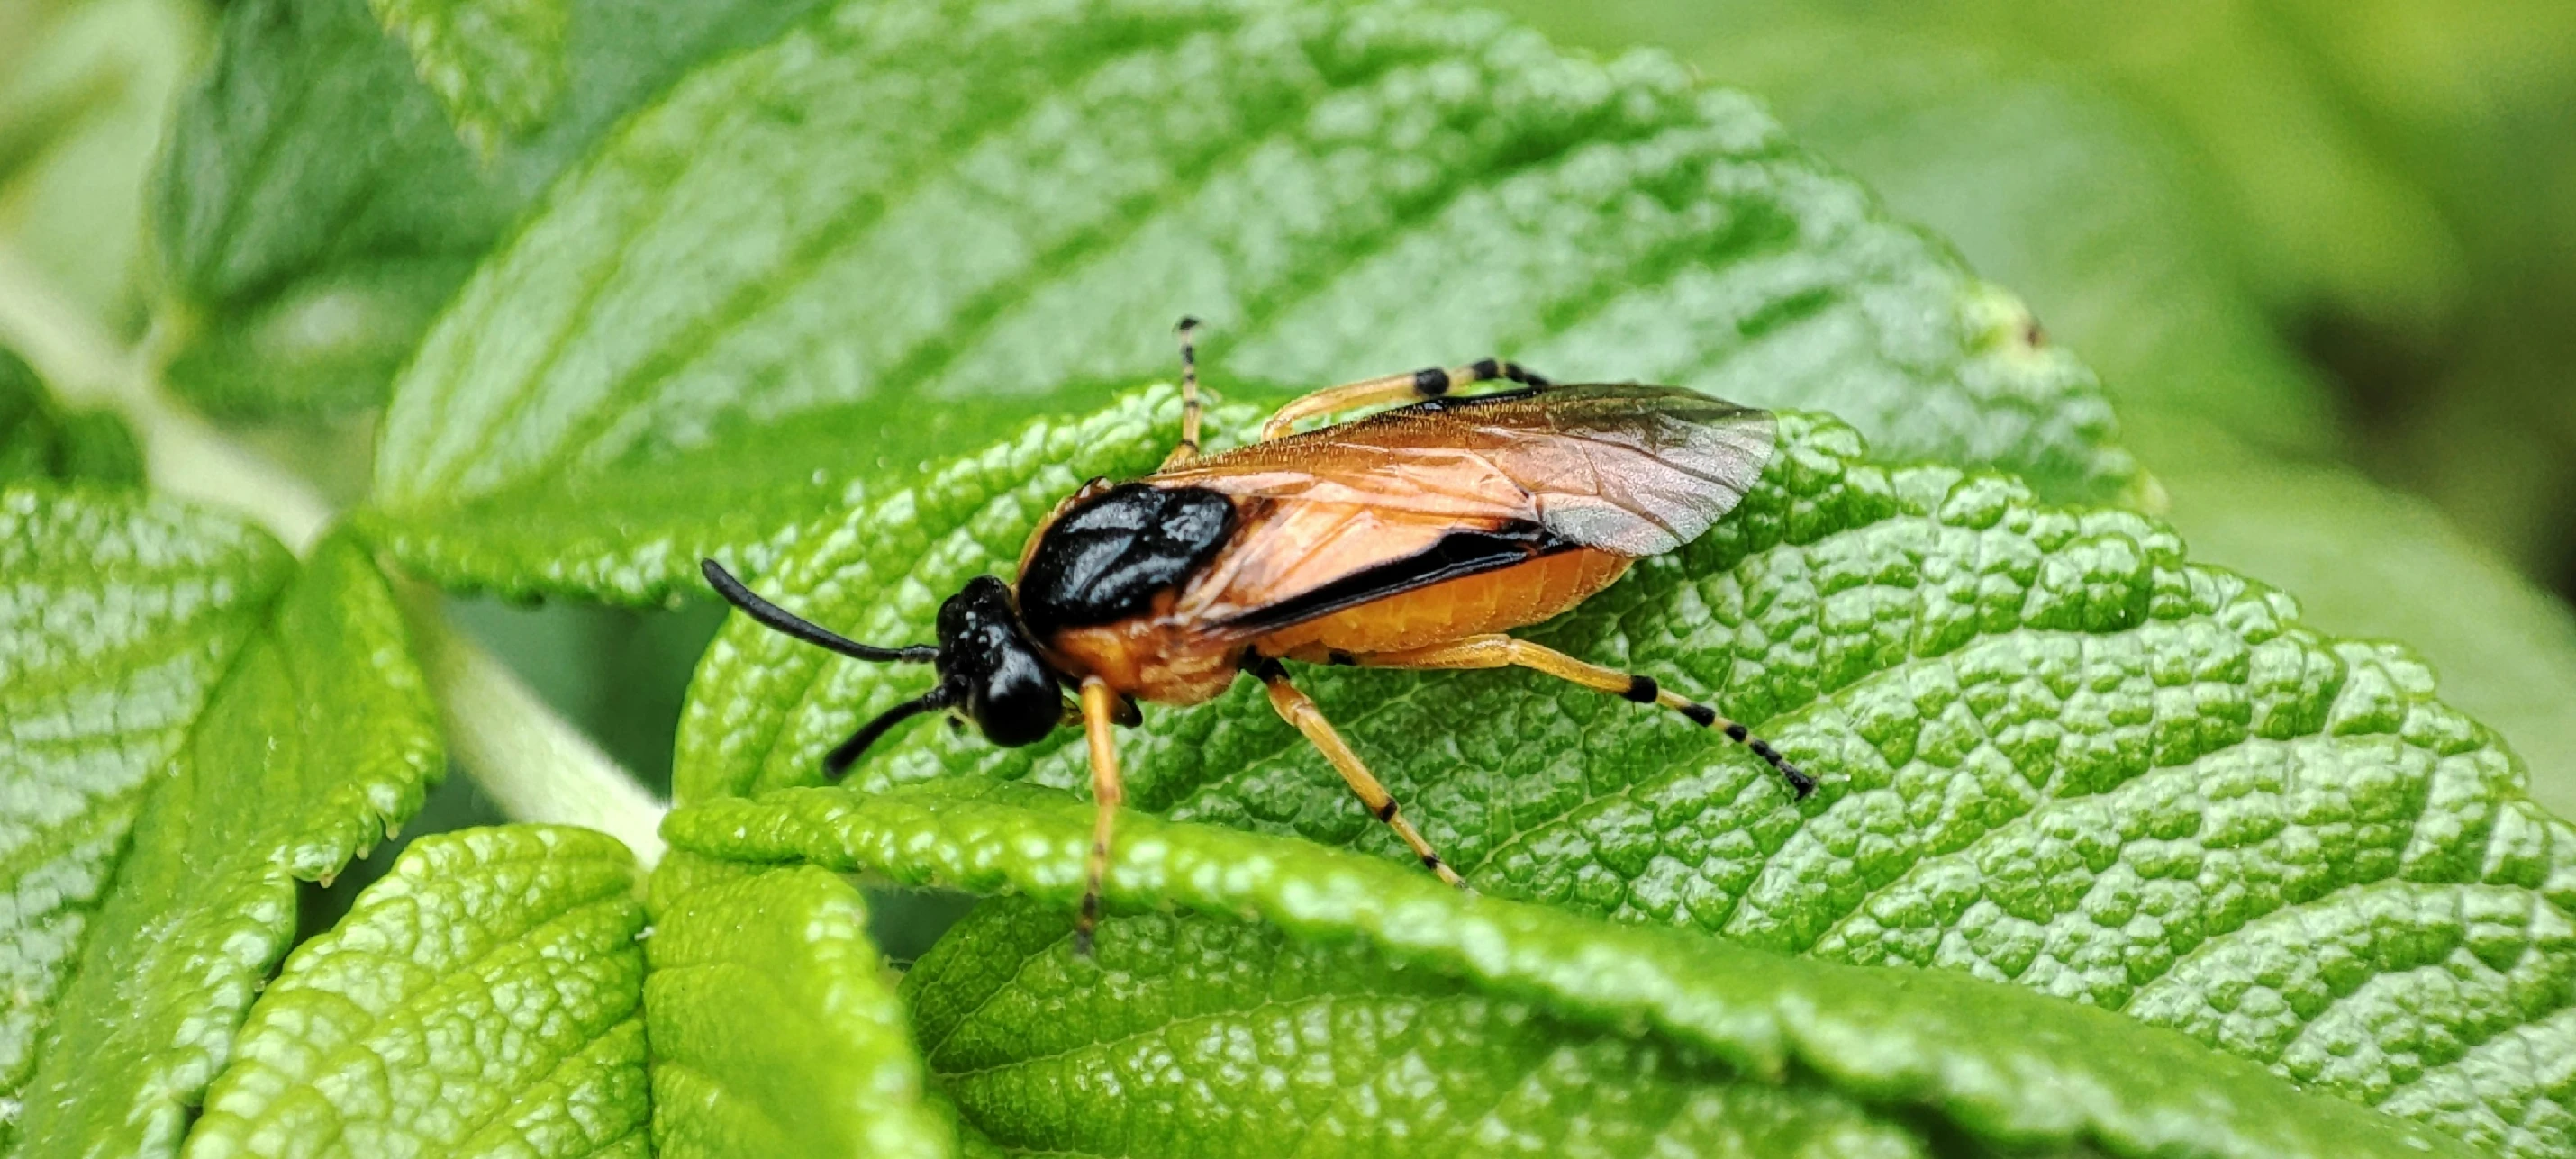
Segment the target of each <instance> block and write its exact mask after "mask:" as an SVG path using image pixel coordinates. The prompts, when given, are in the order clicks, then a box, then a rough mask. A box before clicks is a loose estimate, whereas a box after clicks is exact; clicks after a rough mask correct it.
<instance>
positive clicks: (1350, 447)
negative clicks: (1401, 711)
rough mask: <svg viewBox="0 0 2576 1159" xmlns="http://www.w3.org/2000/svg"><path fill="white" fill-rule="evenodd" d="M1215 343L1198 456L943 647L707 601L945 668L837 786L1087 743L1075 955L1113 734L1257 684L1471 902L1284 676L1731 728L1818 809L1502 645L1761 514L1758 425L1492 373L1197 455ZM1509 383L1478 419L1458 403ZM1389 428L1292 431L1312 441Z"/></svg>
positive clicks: (1636, 394) (1097, 851) (1653, 698)
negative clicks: (1079, 739)
mask: <svg viewBox="0 0 2576 1159" xmlns="http://www.w3.org/2000/svg"><path fill="white" fill-rule="evenodd" d="M1196 325H1197V323H1196V322H1195V321H1193V320H1190V319H1183V320H1182V322H1181V325H1180V341H1181V397H1182V409H1181V415H1182V418H1181V439H1180V444H1179V445H1178V446H1177V447H1175V448H1174V449H1173V451H1172V453H1171V456H1170V457H1169V458H1168V459H1166V460H1165V461H1164V463H1163V465H1162V467H1161V468H1160V469H1159V470H1157V471H1155V472H1154V473H1153V474H1151V475H1148V476H1146V477H1144V478H1142V479H1137V480H1132V481H1128V482H1121V483H1113V482H1109V481H1107V480H1103V479H1094V480H1092V481H1091V482H1089V483H1086V484H1084V485H1083V486H1082V488H1081V489H1080V490H1078V491H1076V492H1074V494H1073V495H1071V496H1069V497H1067V498H1066V499H1065V500H1064V501H1063V502H1062V503H1060V504H1058V505H1057V506H1056V508H1055V510H1054V512H1053V513H1051V514H1049V515H1048V516H1047V518H1046V519H1045V521H1043V522H1042V523H1040V524H1039V525H1038V528H1037V530H1036V531H1035V532H1033V533H1032V534H1031V535H1030V537H1029V540H1028V545H1027V547H1026V548H1025V549H1024V550H1023V551H1022V552H1021V555H1020V564H1019V579H1018V582H1017V583H1016V584H1011V583H1005V582H1003V581H1002V580H1000V579H998V578H996V577H993V576H989V575H987V576H978V577H976V578H974V579H972V580H969V581H967V584H966V587H965V589H964V590H963V591H960V592H959V593H957V594H956V595H954V596H952V597H950V598H949V599H948V600H947V602H946V603H944V604H942V605H941V606H940V609H939V619H938V638H939V642H938V643H936V644H915V645H911V646H908V647H900V648H881V647H875V646H872V645H867V644H860V643H856V642H854V641H851V640H848V639H845V638H843V637H841V636H840V635H838V634H836V633H834V632H832V631H830V630H828V629H825V628H822V627H819V626H817V625H815V624H813V623H810V622H808V621H806V620H803V619H800V618H798V617H797V616H795V615H792V614H790V613H788V612H787V611H785V610H783V609H781V608H779V607H777V606H776V605H774V604H771V603H770V602H769V601H767V600H764V599H762V598H761V597H760V596H758V595H756V594H754V593H753V592H752V591H750V590H749V589H748V588H746V587H744V586H743V584H742V583H741V582H740V581H738V580H736V579H735V578H734V577H733V576H732V575H730V574H728V573H727V572H726V571H725V570H724V569H723V568H722V567H720V566H718V565H717V564H716V562H715V561H714V560H707V561H705V564H704V571H705V573H706V577H707V581H708V583H710V584H712V585H713V586H714V587H715V589H716V591H717V592H718V593H720V594H722V595H723V596H724V597H725V599H727V600H728V601H731V602H732V603H733V605H734V606H736V607H738V608H740V609H742V610H743V611H744V612H745V613H747V614H749V615H750V616H751V617H752V618H753V619H754V620H757V621H759V622H760V623H761V624H764V625H766V626H768V627H770V628H772V629H775V630H777V631H779V632H782V633H785V634H787V635H789V636H792V637H794V638H796V639H799V640H802V641H805V642H806V643H810V644H814V645H817V646H819V647H823V648H828V649H830V650H832V651H834V652H837V653H840V654H841V655H844V656H849V657H852V658H855V659H859V660H868V661H879V662H904V663H928V664H930V665H932V666H933V667H934V668H935V669H936V671H937V673H938V683H937V684H935V685H934V686H932V688H931V689H930V691H928V692H926V693H924V694H923V695H921V696H919V697H917V698H915V699H912V700H908V701H905V702H903V703H901V704H898V705H896V706H894V707H893V708H892V709H889V710H887V711H886V712H885V713H884V714H883V715H880V716H878V717H876V718H875V719H873V720H870V721H868V722H867V723H866V724H864V725H861V726H860V727H859V729H858V731H857V732H855V733H853V734H852V735H851V736H850V738H849V739H848V740H847V741H845V742H843V743H842V744H841V745H840V746H839V747H837V748H835V749H833V750H832V752H831V753H830V754H829V755H828V756H827V757H826V758H825V759H824V767H825V772H826V773H827V774H828V775H830V776H832V777H836V778H837V777H838V776H840V775H841V774H842V773H844V772H846V771H847V770H848V769H849V767H850V765H851V764H852V762H854V761H856V760H857V759H858V757H859V755H860V754H861V753H862V752H864V751H865V750H866V749H867V748H868V746H869V745H871V744H873V743H875V742H876V740H877V739H878V738H879V737H882V736H884V735H885V734H886V732H887V731H888V730H889V729H892V728H893V727H894V726H896V725H897V724H900V723H902V722H903V721H905V720H908V719H910V718H912V717H914V716H918V715H921V714H923V713H929V712H943V711H944V712H949V713H956V714H962V715H963V717H964V718H965V719H967V720H970V721H973V722H974V724H975V725H976V726H977V727H978V728H980V729H981V730H982V731H983V733H984V735H985V736H986V737H987V738H989V739H990V740H992V741H993V742H994V743H997V744H1002V745H1025V744H1029V743H1031V742H1034V741H1036V740H1038V739H1040V738H1042V737H1045V736H1046V735H1048V734H1049V733H1052V732H1053V731H1055V729H1056V728H1057V727H1058V726H1059V725H1063V724H1070V723H1073V722H1076V721H1079V722H1080V723H1081V725H1082V728H1083V731H1084V734H1085V737H1086V739H1087V740H1088V742H1089V749H1090V757H1091V784H1092V793H1093V797H1094V800H1095V802H1096V807H1097V810H1098V811H1097V814H1096V820H1095V822H1094V826H1093V831H1092V842H1091V847H1090V850H1089V858H1088V864H1087V876H1086V886H1085V890H1084V893H1083V897H1082V905H1081V910H1080V916H1079V918H1078V920H1077V924H1076V927H1075V944H1076V946H1077V947H1078V948H1079V949H1081V950H1082V951H1084V952H1086V953H1087V952H1088V951H1089V948H1090V939H1091V930H1092V926H1093V925H1094V923H1095V922H1096V921H1097V920H1098V916H1099V908H1100V888H1101V878H1102V875H1103V873H1104V872H1105V870H1106V867H1107V864H1108V857H1109V846H1110V839H1111V833H1112V828H1113V826H1114V824H1115V822H1116V818H1117V812H1118V807H1119V803H1120V800H1121V796H1122V794H1121V790H1120V782H1119V775H1118V746H1117V741H1116V738H1115V735H1114V731H1113V729H1114V726H1116V725H1119V724H1129V725H1132V724H1135V723H1138V722H1139V721H1140V720H1141V717H1140V715H1139V712H1138V709H1137V702H1138V701H1140V700H1142V701H1150V702H1153V703H1156V704H1167V705H1191V704H1198V703H1202V702H1204V701H1207V700H1209V699H1211V698H1213V697H1215V696H1216V695H1217V694H1219V693H1221V692H1223V691H1225V689H1226V688H1227V686H1229V685H1231V684H1232V683H1234V681H1235V680H1236V678H1237V677H1238V676H1239V675H1243V674H1249V675H1250V676H1252V677H1253V678H1254V679H1257V680H1259V681H1260V682H1261V683H1262V684H1263V685H1264V686H1265V688H1266V690H1267V691H1268V693H1269V698H1270V704H1271V706H1272V707H1273V708H1274V709H1276V710H1277V711H1278V713H1279V715H1280V716H1281V717H1283V718H1285V719H1286V720H1287V722H1288V723H1289V724H1291V725H1293V726H1295V727H1296V729H1297V731H1299V732H1300V733H1303V734H1304V735H1305V737H1306V739H1307V740H1308V741H1310V742H1312V743H1313V744H1314V746H1315V747H1316V748H1317V749H1319V750H1321V752H1322V753H1323V756H1324V758H1325V759H1326V760H1327V761H1329V762H1330V763H1331V764H1332V766H1333V768H1334V769H1336V770H1338V771H1339V772H1340V773H1341V775H1342V779H1343V780H1345V781H1347V782H1349V784H1350V788H1351V791H1352V792H1353V793H1354V794H1356V795H1357V796H1358V797H1359V799H1360V802H1361V804H1363V805H1364V806H1366V807H1367V809H1368V811H1369V812H1370V814H1372V815H1373V816H1375V817H1376V818H1377V819H1378V820H1379V821H1382V822H1384V823H1386V824H1387V825H1388V826H1389V827H1391V828H1392V829H1393V830H1394V831H1395V833H1396V835H1397V836H1398V837H1400V838H1402V839H1403V840H1404V843H1405V844H1406V845H1408V846H1410V847H1411V848H1412V850H1413V852H1414V853H1415V854H1417V855H1418V856H1420V857H1421V859H1422V863H1423V864H1424V865H1425V866H1427V867H1429V868H1430V869H1431V871H1432V872H1434V873H1436V874H1438V875H1439V876H1440V877H1441V879H1442V880H1445V881H1448V882H1450V883H1451V884H1455V885H1462V886H1463V885H1464V884H1465V883H1464V882H1463V881H1462V880H1461V879H1460V878H1459V876H1458V874H1457V873H1456V872H1455V871H1453V870H1451V869H1450V868H1449V866H1448V865H1447V863H1445V862H1443V861H1442V860H1441V859H1440V856H1439V854H1438V853H1436V852H1434V851H1433V850H1432V848H1431V845H1430V843H1429V842H1427V841H1425V840H1423V838H1422V834H1421V833H1420V832H1419V831H1417V830H1416V829H1415V828H1414V827H1413V824H1412V822H1410V821H1408V820H1407V819H1406V818H1405V817H1404V815H1403V812H1402V810H1401V809H1400V808H1399V807H1398V805H1397V804H1396V801H1395V798H1393V797H1392V796H1389V795H1388V793H1387V790H1386V786H1385V785H1383V784H1381V783H1379V781H1378V779H1377V777H1375V776H1374V775H1372V774H1371V773H1370V772H1369V770H1368V766H1367V765H1366V764H1364V763H1363V762H1362V761H1361V760H1360V758H1359V755H1358V754H1357V753H1355V752H1353V751H1352V749H1351V747H1350V745H1348V744H1347V743H1345V742H1344V741H1343V740H1342V737H1341V735H1340V734H1339V733H1337V732H1335V731H1334V729H1333V726H1332V724H1331V723H1330V722H1328V721H1326V720H1325V719H1324V715H1323V713H1322V712H1321V711H1320V710H1318V709H1317V707H1316V705H1315V702H1314V701H1313V700H1311V699H1308V698H1307V696H1306V694H1305V693H1303V692H1301V691H1299V690H1298V689H1297V686H1296V685H1295V684H1294V683H1293V682H1291V680H1290V678H1289V674H1288V670H1287V668H1286V666H1285V665H1283V664H1282V663H1281V661H1299V662H1304V663H1328V664H1355V665H1360V666H1363V667H1376V668H1411V669H1465V668H1500V667H1507V666H1513V665H1517V666H1520V667H1525V668H1533V669H1536V670H1538V671H1540V672H1543V673H1546V674H1548V675H1550V676H1554V677H1557V678H1559V679H1563V680H1569V681H1572V682H1574V683H1576V684H1580V685H1583V686H1584V687H1587V688H1592V689H1597V690H1599V691H1602V692H1606V693H1610V694H1612V695H1616V696H1623V697H1626V698H1627V699H1629V700H1632V701H1637V702H1640V703H1645V704H1656V705H1661V706H1663V707H1665V708H1668V709H1671V710H1673V711H1675V712H1678V713H1680V714H1681V715H1682V716H1684V717H1686V718H1688V719H1689V720H1690V721H1691V723H1693V724H1697V725H1700V726H1702V727H1707V728H1715V729H1721V730H1723V731H1724V732H1725V733H1726V735H1727V736H1728V737H1730V738H1732V739H1733V740H1735V741H1736V742H1737V743H1740V744H1743V745H1745V746H1746V747H1748V748H1749V749H1751V750H1752V751H1753V753H1754V754H1755V755H1757V756H1759V757H1761V758H1762V759H1763V760H1764V761H1767V762H1769V763H1770V765H1771V767H1772V768H1774V769H1777V770H1779V773H1780V775H1781V776H1782V777H1783V778H1784V779H1786V780H1787V782H1788V785H1789V788H1790V789H1791V791H1792V792H1794V793H1795V794H1796V795H1797V796H1798V797H1800V798H1802V799H1803V798H1804V797H1806V796H1807V794H1808V793H1810V792H1812V791H1813V790H1814V788H1815V785H1816V782H1815V780H1814V778H1812V777H1810V776H1808V775H1807V774H1806V773H1804V772H1802V771H1800V770H1799V769H1798V767H1797V766H1796V765H1793V764H1791V763H1790V762H1789V761H1788V760H1787V759H1786V758H1784V757H1782V756H1781V755H1780V753H1779V752H1778V751H1777V750H1775V749H1773V748H1772V747H1771V746H1770V745H1768V744H1766V743H1764V742H1763V741H1762V740H1761V739H1760V738H1758V737H1755V736H1753V735H1752V734H1751V733H1750V732H1748V731H1747V730H1746V729H1745V727H1744V726H1743V725H1741V724H1738V723H1736V722H1735V721H1732V720H1728V719H1726V718H1725V717H1722V716H1719V715H1718V714H1717V712H1716V710H1715V709H1712V708H1710V707H1709V706H1707V705H1705V704H1701V703H1699V702H1697V701H1694V700H1690V699H1687V698H1685V697H1683V696H1680V695H1678V694H1676V693H1675V692H1673V691H1672V690H1670V689H1667V688H1664V687H1662V686H1660V685H1658V684H1657V683H1656V682H1655V680H1654V678H1653V677H1650V676H1643V675H1632V674H1630V673H1626V672H1621V671H1617V670H1615V669H1610V668H1604V667H1601V666H1599V665H1596V664H1590V663H1586V662H1585V661H1582V660H1578V659H1576V658H1574V657H1572V656H1568V655H1565V654H1564V653H1561V652H1557V651H1554V650H1552V649H1548V648H1545V647H1541V646H1540V645H1537V644H1533V643H1530V642H1528V641H1525V640H1517V639H1514V638H1512V637H1511V636H1509V635H1507V634H1506V633H1508V632H1509V631H1510V630H1512V629H1514V628H1519V627H1524V626H1527V625H1530V624H1535V623H1538V622H1540V621H1542V620H1546V619H1548V618H1550V617H1552V616H1555V615H1557V614H1558V613H1560V612H1563V611H1565V610H1566V609H1568V608H1571V607H1573V606H1575V605H1576V604H1578V603H1581V602H1582V601H1583V600H1584V599H1586V598H1587V597H1589V596H1591V595H1592V594H1593V593H1595V592H1598V591H1600V590H1602V589H1603V588H1605V587H1608V586H1609V585H1610V583H1611V582H1612V581H1614V580H1616V579H1618V578H1619V576H1620V575H1621V574H1622V573H1624V572H1626V571H1627V569H1628V566H1629V564H1630V563H1632V562H1634V561H1635V560H1637V559H1640V558H1643V557H1645V556H1650V555H1657V554H1660V553H1663V552H1667V551H1671V550H1674V549H1675V548H1678V547H1680V546H1682V545H1683V544H1685V543H1688V542H1690V541H1691V540H1693V539H1695V538H1697V537H1698V536H1699V535H1700V533H1702V532H1704V531H1706V530H1708V528H1709V526H1710V525H1711V524H1714V523H1715V522H1716V521H1717V520H1718V518H1719V517H1720V516H1723V515H1724V514H1726V512H1727V511H1729V510H1731V509H1732V508H1734V506H1735V505H1736V504H1737V503H1738V502H1739V501H1741V500H1742V499H1743V497H1744V492H1745V490H1746V488H1748V487H1750V486H1751V485H1752V483H1753V481H1754V479H1755V478H1756V477H1757V476H1759V475H1760V474H1761V471H1762V468H1763V465H1764V464H1765V463H1766V462H1767V461H1768V460H1769V459H1770V457H1771V452H1772V443H1773V439H1774V424H1773V421H1772V417H1771V415H1770V414H1769V413H1768V412H1766V411H1761V410H1755V409H1752V408H1749V407H1741V406H1737V405H1735V404H1733V403H1728V402H1722V401H1719V400H1717V399H1714V398H1710V397H1708V396H1706V395H1702V394H1698V393H1695V392H1692V391H1688V390H1682V389H1678V388H1674V387H1663V386H1636V385H1580V386H1557V385H1553V384H1551V383H1550V382H1549V381H1548V380H1547V379H1545V378H1543V377H1541V376H1539V375H1537V374H1533V373H1530V372H1529V371H1527V370H1524V369H1522V368H1521V367H1519V366H1518V365H1515V364H1513V363H1510V362H1502V361H1497V360H1495V359H1490V358H1488V359H1485V360H1482V361H1479V362H1474V363H1470V364H1468V365H1465V366H1460V367H1454V368H1449V369H1441V368H1436V367H1435V368H1431V369H1426V370H1418V371H1415V372H1413V373H1411V374H1397V375H1389V376H1387V377H1384V378H1374V379H1369V380H1366V381H1362V382H1355V383H1351V384H1348V385H1345V386H1337V387H1333V388H1330V389H1328V390H1323V391H1318V392H1316V393H1314V394H1310V395H1307V396H1305V397H1303V398H1300V399H1298V400H1296V401H1294V402H1291V403H1289V404H1288V405H1286V406H1285V407H1282V408H1281V409H1280V410H1279V411H1278V413H1276V414H1274V415H1272V416H1271V417H1270V419H1269V421H1268V422H1266V423H1264V424H1263V425H1262V428H1261V437H1260V439H1259V441H1257V442H1254V443H1251V444H1249V445H1246V446H1243V447H1240V448H1237V449H1235V450H1231V451H1226V452H1224V453H1222V454H1216V455H1202V454H1201V453H1200V451H1199V426H1200V406H1199V390H1198V360H1197V357H1196V347H1195V345H1194V343H1193V341H1192V331H1193V329H1194V327H1195V326H1196ZM1488 381H1504V382H1509V383H1511V384H1513V386H1514V389H1510V390H1506V391H1502V392H1498V393H1487V394H1482V395H1473V396H1460V395H1455V394H1452V393H1451V392H1453V391H1455V390H1456V389H1458V388H1459V387H1462V386H1469V385H1472V384H1476V383H1482V382H1488ZM1390 403H1392V404H1400V405H1396V406H1395V407H1394V408H1393V409H1388V410H1383V411H1380V412H1378V413H1376V414H1371V415H1368V416H1366V417H1362V418H1358V419H1355V420H1352V421H1349V422H1344V423H1341V424H1339V425H1335V426H1326V427H1322V428H1319V429H1316V430H1312V431H1307V432H1305V433H1302V434H1301V433H1291V431H1292V430H1293V428H1294V427H1295V425H1296V424H1297V423H1298V422H1300V421H1301V420H1305V419H1310V418H1315V417H1319V416H1325V415H1331V414H1336V413H1340V412H1344V411H1351V410H1358V409H1362V408H1368V407H1377V406H1385V405H1387V404H1390Z"/></svg>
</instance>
